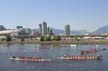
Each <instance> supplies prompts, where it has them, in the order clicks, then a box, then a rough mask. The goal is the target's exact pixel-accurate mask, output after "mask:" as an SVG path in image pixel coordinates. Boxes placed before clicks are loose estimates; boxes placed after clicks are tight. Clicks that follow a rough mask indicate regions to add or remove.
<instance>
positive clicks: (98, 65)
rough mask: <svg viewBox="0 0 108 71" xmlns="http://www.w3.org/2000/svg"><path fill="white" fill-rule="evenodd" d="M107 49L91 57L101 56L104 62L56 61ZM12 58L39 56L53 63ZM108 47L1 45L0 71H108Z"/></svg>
mask: <svg viewBox="0 0 108 71" xmlns="http://www.w3.org/2000/svg"><path fill="white" fill-rule="evenodd" d="M94 48H96V49H101V48H106V49H107V50H106V51H99V52H97V53H93V54H90V55H97V54H100V55H102V56H103V57H102V58H103V60H102V61H96V60H93V61H68V60H67V61H65V60H55V59H56V57H58V56H63V55H80V50H86V49H94ZM12 56H37V57H45V58H51V59H53V61H51V62H20V61H12V60H9V58H10V57H12ZM107 70H108V45H98V46H96V45H76V46H72V45H65V44H57V45H55V44H50V45H49V44H47V45H40V44H12V45H7V44H1V45H0V71H107Z"/></svg>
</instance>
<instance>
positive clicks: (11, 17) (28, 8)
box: [0, 0, 108, 31]
mask: <svg viewBox="0 0 108 71" xmlns="http://www.w3.org/2000/svg"><path fill="white" fill-rule="evenodd" d="M107 3H108V1H107V0H68V1H67V0H59V1H58V0H1V1H0V10H1V11H0V25H4V26H5V27H6V28H16V26H17V25H21V26H24V27H27V28H38V25H39V23H41V22H43V21H46V22H47V23H48V24H49V27H52V28H57V29H64V26H65V25H66V24H69V25H70V26H71V30H88V31H95V30H96V29H98V28H100V27H102V26H105V25H107V23H108V21H107V18H108V13H107V12H108V5H107Z"/></svg>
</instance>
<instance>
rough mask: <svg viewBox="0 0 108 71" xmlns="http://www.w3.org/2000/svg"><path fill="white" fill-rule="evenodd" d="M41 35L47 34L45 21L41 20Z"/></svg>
mask: <svg viewBox="0 0 108 71" xmlns="http://www.w3.org/2000/svg"><path fill="white" fill-rule="evenodd" d="M42 35H47V23H46V22H43V24H42Z"/></svg>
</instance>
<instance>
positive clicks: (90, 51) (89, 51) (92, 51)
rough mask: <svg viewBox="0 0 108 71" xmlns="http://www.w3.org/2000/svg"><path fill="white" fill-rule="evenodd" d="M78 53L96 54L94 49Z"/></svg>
mask: <svg viewBox="0 0 108 71" xmlns="http://www.w3.org/2000/svg"><path fill="white" fill-rule="evenodd" d="M80 53H81V54H89V53H96V49H89V50H81V51H80Z"/></svg>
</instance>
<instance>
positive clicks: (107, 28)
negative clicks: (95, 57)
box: [93, 25, 108, 34]
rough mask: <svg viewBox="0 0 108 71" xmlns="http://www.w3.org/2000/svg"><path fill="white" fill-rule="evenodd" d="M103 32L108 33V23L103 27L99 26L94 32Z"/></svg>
mask: <svg viewBox="0 0 108 71" xmlns="http://www.w3.org/2000/svg"><path fill="white" fill-rule="evenodd" d="M101 33H108V25H107V26H103V27H101V28H99V29H97V30H96V31H94V32H93V34H101Z"/></svg>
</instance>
